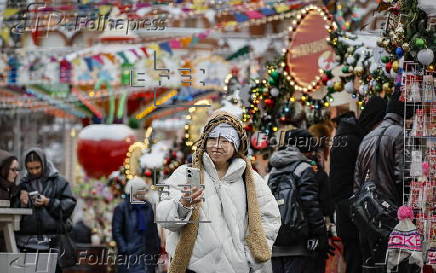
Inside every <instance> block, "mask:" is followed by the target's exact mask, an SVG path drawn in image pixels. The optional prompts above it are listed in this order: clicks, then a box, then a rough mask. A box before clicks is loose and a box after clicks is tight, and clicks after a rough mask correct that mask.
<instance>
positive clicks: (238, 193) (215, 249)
mask: <svg viewBox="0 0 436 273" xmlns="http://www.w3.org/2000/svg"><path fill="white" fill-rule="evenodd" d="M405 109H406V113H404V111H405ZM412 114H413V113H409V112H408V111H407V108H406V107H405V106H404V102H403V101H402V100H401V98H400V92H399V90H396V91H395V92H394V93H393V94H392V96H391V98H390V100H389V102H388V101H387V100H386V99H385V98H381V97H372V98H371V99H370V100H369V101H368V102H367V103H366V105H365V109H364V110H363V111H362V113H360V115H359V117H357V116H356V114H355V113H354V112H351V111H350V112H346V113H343V114H341V115H339V116H338V117H336V118H335V124H334V127H335V128H333V126H331V125H326V126H327V127H328V126H330V127H328V128H326V127H322V126H313V127H311V128H309V130H304V129H297V128H293V129H291V130H288V131H287V132H286V133H285V135H284V139H283V140H284V141H283V142H281V143H280V145H278V146H277V147H276V150H275V151H274V152H273V153H272V155H271V158H270V160H269V173H268V174H267V175H266V176H265V177H262V176H260V175H259V174H258V173H257V172H256V171H255V170H254V169H253V167H252V166H251V160H250V159H249V157H248V155H247V154H248V141H247V138H248V136H247V134H246V131H245V130H244V129H243V124H242V122H241V121H240V120H239V119H238V118H237V117H235V116H233V115H232V114H229V113H225V112H220V111H219V112H215V113H214V114H213V115H212V116H211V117H210V118H209V120H208V121H207V123H206V124H205V126H204V127H203V130H202V134H201V136H200V139H199V140H198V142H197V146H196V150H195V152H194V154H193V159H192V164H191V165H183V166H180V167H179V168H178V169H176V171H175V172H174V173H173V174H172V175H171V176H170V177H169V178H167V179H166V180H164V182H163V183H164V185H165V187H164V190H163V191H162V194H161V196H160V198H159V201H157V200H156V198H155V196H152V194H151V190H150V185H148V184H147V183H146V182H145V181H144V180H142V179H141V178H138V177H135V178H133V179H131V180H130V181H129V183H128V184H127V186H126V199H125V200H124V201H122V202H121V203H120V204H118V206H117V207H116V208H115V210H114V213H113V221H112V232H113V239H114V240H115V242H116V244H117V249H118V254H120V255H124V256H126V257H131V256H132V255H133V256H144V257H147V258H146V259H141V260H139V262H138V263H135V264H134V265H132V266H130V265H129V266H127V267H126V266H125V265H118V269H117V270H118V272H125V273H154V272H156V268H157V264H158V260H159V257H160V253H161V251H162V244H165V249H166V251H167V252H168V254H169V257H170V265H169V269H168V272H169V273H208V272H210V273H232V272H234V273H240V272H253V273H254V272H258V273H260V272H262V273H270V272H274V273H306V272H307V273H323V272H325V266H326V260H327V258H328V257H329V255H331V254H332V250H333V249H332V246H331V245H330V244H329V237H330V236H331V235H332V230H330V228H329V223H332V222H334V223H335V224H336V232H337V235H338V236H339V237H340V238H341V240H342V242H343V245H344V250H343V256H344V260H345V262H346V272H347V273H358V272H359V273H360V272H362V268H364V267H368V266H372V265H374V264H383V263H384V262H385V258H386V249H387V241H386V238H379V237H377V238H375V237H372V235H371V234H367V233H364V232H362V230H361V229H360V228H361V227H359V226H356V225H355V223H354V219H353V217H354V216H353V215H352V213H351V210H350V205H351V203H350V202H352V201H351V198H352V197H353V194H356V193H357V192H359V190H360V188H361V187H362V185H363V184H364V183H365V182H366V181H367V179H368V177H369V174H371V175H372V177H374V176H375V177H377V179H375V180H374V181H375V183H376V191H377V193H379V194H380V196H383V197H384V198H387V199H388V200H389V201H391V202H392V203H394V204H395V205H397V206H401V205H402V202H403V185H402V182H403V177H402V175H403V169H402V168H403V154H404V151H403V145H404V143H403V125H404V117H406V118H411V117H412ZM332 131H335V136H334V138H333V143H332V146H331V147H327V146H326V143H325V142H323V141H320V139H323V138H324V137H330V136H331V134H332ZM314 139H316V141H314ZM338 142H341V143H342V144H343V143H345V144H346V145H336V144H338ZM326 162H329V164H326ZM19 165H20V164H19V160H18V159H17V157H15V156H13V155H11V154H9V153H8V152H6V151H2V150H0V199H2V200H10V204H11V207H17V208H31V209H32V214H31V215H26V216H23V218H22V220H21V228H20V231H19V232H17V234H16V241H17V245H18V247H19V249H20V251H22V252H36V251H38V252H48V251H51V250H52V249H59V235H60V234H61V233H60V229H59V227H60V226H66V227H71V225H70V224H69V218H70V216H71V214H72V212H73V210H74V208H75V206H76V199H75V197H74V196H73V195H72V192H71V188H70V185H69V183H68V182H67V181H66V180H65V178H63V177H62V176H61V175H59V173H58V171H57V170H56V168H55V167H54V165H53V163H52V162H51V161H50V160H49V159H47V157H46V155H45V153H44V152H43V150H41V149H38V148H33V149H30V150H29V151H28V152H26V153H25V155H24V157H23V165H24V168H25V172H24V175H23V176H22V178H21V179H20V181H19V183H17V182H18V181H16V180H17V176H18V173H19V171H20V167H19ZM191 168H194V169H191ZM188 169H189V170H195V169H197V170H198V174H199V176H198V177H196V176H194V178H193V179H198V181H192V180H191V179H188V176H187V172H188ZM189 183H191V184H190V185H188V184H189ZM160 228H164V229H165V230H166V234H165V235H164V234H162V232H161V231H160ZM68 231H69V229H68V230H67V231H65V230H64V232H68ZM87 232H88V233H89V230H88V231H87ZM73 233H77V230H76V231H74V230H73ZM79 233H80V232H79ZM290 234H292V235H290ZM76 237H89V235H88V236H80V235H78V236H76ZM163 238H164V240H162V239H163ZM0 239H1V241H0V242H1V243H2V244H1V246H2V247H3V248H4V242H3V238H0ZM397 269H398V272H400V273H409V272H410V273H414V272H418V271H419V269H418V268H416V267H413V266H411V265H409V264H405V263H400V264H399V266H398V268H397ZM57 272H61V266H60V264H58V266H57Z"/></svg>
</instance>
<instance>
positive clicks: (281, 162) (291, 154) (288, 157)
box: [270, 147, 308, 168]
mask: <svg viewBox="0 0 436 273" xmlns="http://www.w3.org/2000/svg"><path fill="white" fill-rule="evenodd" d="M305 160H308V159H307V157H305V156H304V155H303V154H302V153H301V152H300V150H298V148H295V147H287V148H286V149H284V150H280V151H277V152H275V153H273V155H272V156H271V159H270V164H271V166H272V167H275V168H283V167H285V166H289V165H290V164H291V163H293V162H296V161H305Z"/></svg>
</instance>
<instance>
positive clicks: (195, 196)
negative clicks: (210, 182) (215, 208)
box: [180, 187, 203, 208]
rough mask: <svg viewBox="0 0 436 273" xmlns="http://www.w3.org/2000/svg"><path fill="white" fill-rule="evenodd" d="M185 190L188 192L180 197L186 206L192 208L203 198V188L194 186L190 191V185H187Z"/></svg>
mask: <svg viewBox="0 0 436 273" xmlns="http://www.w3.org/2000/svg"><path fill="white" fill-rule="evenodd" d="M184 190H185V191H186V192H185V193H183V195H182V198H180V203H181V204H182V205H183V206H184V207H188V208H190V207H192V206H193V205H195V204H197V203H200V202H201V201H202V200H203V189H199V188H197V187H192V188H191V191H189V187H185V188H184Z"/></svg>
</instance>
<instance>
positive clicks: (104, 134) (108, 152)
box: [77, 124, 135, 178]
mask: <svg viewBox="0 0 436 273" xmlns="http://www.w3.org/2000/svg"><path fill="white" fill-rule="evenodd" d="M134 142H135V134H134V132H133V131H132V130H131V129H130V128H129V127H128V126H126V125H104V124H99V125H89V126H87V127H85V128H84V129H83V130H82V131H81V132H80V133H79V135H78V142H77V157H78V161H79V163H80V165H81V166H82V167H83V169H84V170H85V172H86V174H87V175H88V176H90V177H93V178H101V177H107V176H109V175H110V174H111V173H112V172H113V171H116V170H118V168H119V167H120V166H122V165H123V162H124V159H125V157H126V154H127V152H128V149H129V147H130V145H131V144H132V143H134Z"/></svg>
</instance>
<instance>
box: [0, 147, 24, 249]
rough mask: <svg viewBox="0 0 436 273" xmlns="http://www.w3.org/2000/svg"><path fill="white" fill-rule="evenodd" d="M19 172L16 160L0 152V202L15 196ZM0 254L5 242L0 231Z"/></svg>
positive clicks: (6, 153)
mask: <svg viewBox="0 0 436 273" xmlns="http://www.w3.org/2000/svg"><path fill="white" fill-rule="evenodd" d="M19 171H20V168H19V163H18V159H17V158H16V157H15V156H13V155H12V154H10V153H8V152H7V151H4V150H0V200H7V201H10V200H11V199H12V198H13V196H14V195H16V194H17V191H18V187H17V186H16V185H15V180H16V179H17V176H18V172H19ZM0 252H6V242H5V240H4V237H3V232H2V231H0Z"/></svg>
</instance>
